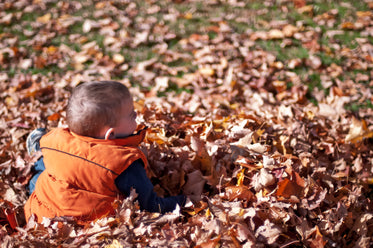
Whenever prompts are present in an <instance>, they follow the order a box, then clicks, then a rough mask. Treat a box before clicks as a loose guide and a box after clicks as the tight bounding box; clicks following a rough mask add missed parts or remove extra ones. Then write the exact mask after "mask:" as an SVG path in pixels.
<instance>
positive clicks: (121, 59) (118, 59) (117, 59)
mask: <svg viewBox="0 0 373 248" xmlns="http://www.w3.org/2000/svg"><path fill="white" fill-rule="evenodd" d="M113 61H114V62H115V63H116V64H122V63H123V62H124V56H123V55H122V54H119V53H116V54H114V55H113Z"/></svg>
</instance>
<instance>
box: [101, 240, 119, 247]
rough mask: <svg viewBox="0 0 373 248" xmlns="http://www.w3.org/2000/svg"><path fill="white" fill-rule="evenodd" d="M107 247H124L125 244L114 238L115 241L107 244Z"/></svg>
mask: <svg viewBox="0 0 373 248" xmlns="http://www.w3.org/2000/svg"><path fill="white" fill-rule="evenodd" d="M105 248H123V245H121V244H120V243H119V241H118V240H117V239H114V240H113V243H111V244H110V245H105Z"/></svg>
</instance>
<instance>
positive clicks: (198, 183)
mask: <svg viewBox="0 0 373 248" xmlns="http://www.w3.org/2000/svg"><path fill="white" fill-rule="evenodd" d="M205 182H206V180H205V179H204V178H203V175H202V173H201V172H200V171H199V170H196V171H193V172H191V173H189V174H188V178H187V181H186V183H185V185H184V186H183V193H184V195H186V196H187V197H188V198H189V199H190V201H191V202H193V203H194V204H196V203H198V202H199V201H200V200H201V195H202V191H203V187H204V186H205Z"/></svg>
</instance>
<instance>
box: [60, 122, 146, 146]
mask: <svg viewBox="0 0 373 248" xmlns="http://www.w3.org/2000/svg"><path fill="white" fill-rule="evenodd" d="M147 129H148V127H146V126H145V125H139V126H138V127H137V131H136V132H135V133H134V134H131V135H130V136H127V137H125V138H120V139H111V140H105V139H97V138H92V137H87V136H81V135H78V134H76V133H73V132H71V131H70V130H69V129H67V130H68V131H69V132H70V133H71V135H73V136H74V137H76V138H78V139H80V140H83V141H86V142H90V143H97V144H106V145H117V146H138V145H140V143H141V142H142V141H143V140H144V138H145V135H146V131H147Z"/></svg>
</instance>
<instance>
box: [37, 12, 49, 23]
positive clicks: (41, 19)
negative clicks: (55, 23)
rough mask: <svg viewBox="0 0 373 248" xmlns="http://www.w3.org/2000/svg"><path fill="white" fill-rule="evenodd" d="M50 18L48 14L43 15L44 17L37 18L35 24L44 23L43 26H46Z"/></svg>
mask: <svg viewBox="0 0 373 248" xmlns="http://www.w3.org/2000/svg"><path fill="white" fill-rule="evenodd" d="M51 18H52V15H51V13H48V14H45V15H43V16H40V17H38V18H37V19H36V21H37V22H40V23H44V24H46V23H48V22H49V21H50V20H51Z"/></svg>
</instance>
